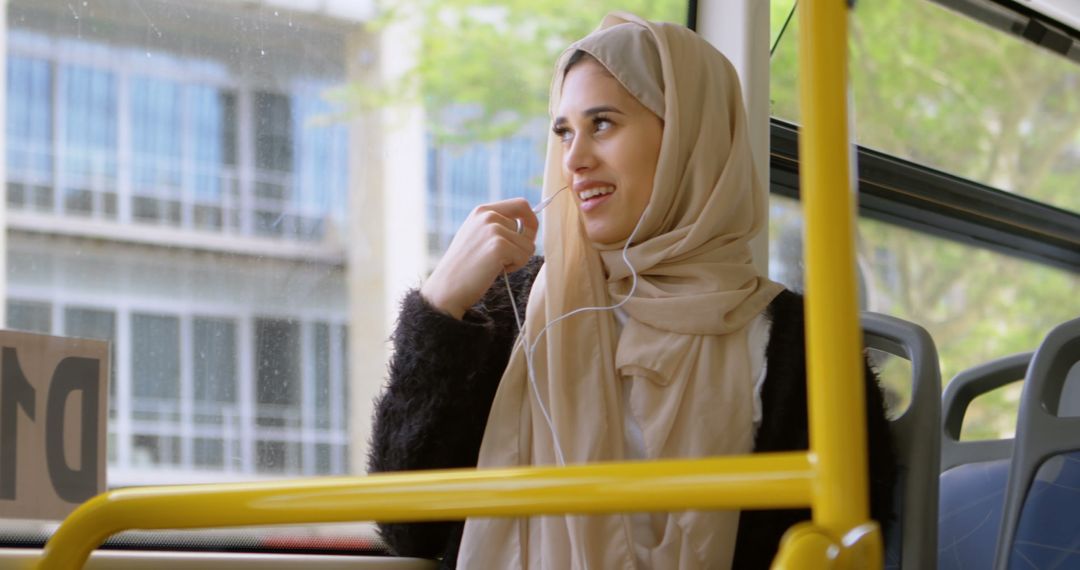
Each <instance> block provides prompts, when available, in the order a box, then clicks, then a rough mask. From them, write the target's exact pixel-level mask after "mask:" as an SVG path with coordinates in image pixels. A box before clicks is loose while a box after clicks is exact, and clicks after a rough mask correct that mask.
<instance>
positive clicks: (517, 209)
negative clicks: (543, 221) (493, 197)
mask: <svg viewBox="0 0 1080 570" xmlns="http://www.w3.org/2000/svg"><path fill="white" fill-rule="evenodd" d="M476 211H477V212H478V213H479V212H495V213H498V214H500V215H501V216H503V217H504V218H506V219H509V220H511V222H510V225H509V226H508V227H509V229H511V230H514V229H516V228H517V224H516V223H514V222H513V220H521V224H522V229H523V232H522V235H524V236H526V237H528V238H529V239H530V240H534V239H536V232H537V230H538V229H539V227H540V219H539V218H537V217H536V214H535V213H534V212H533V211H532V205H530V204H529V201H528V200H526V199H524V198H511V199H510V200H502V201H500V202H492V203H490V204H484V205H482V206H478V207H477V208H476Z"/></svg>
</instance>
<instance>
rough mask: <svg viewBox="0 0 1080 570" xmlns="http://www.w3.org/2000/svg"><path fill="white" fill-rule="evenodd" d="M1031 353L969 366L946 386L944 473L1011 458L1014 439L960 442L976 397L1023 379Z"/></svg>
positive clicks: (943, 409)
mask: <svg viewBox="0 0 1080 570" xmlns="http://www.w3.org/2000/svg"><path fill="white" fill-rule="evenodd" d="M1031 355H1032V353H1030V352H1024V353H1020V354H1014V355H1011V356H1006V357H1003V358H998V359H997V360H992V361H990V362H987V363H986V364H981V365H979V366H975V367H972V368H969V369H967V370H965V371H963V372H961V373H959V374H957V375H956V377H955V378H953V379H952V380H951V381H950V382H949V383H948V385H946V386H945V394H944V395H943V396H942V398H941V400H942V404H941V409H942V412H943V414H944V416H943V420H944V421H943V422H942V424H941V472H942V473H944V472H945V471H948V470H949V469H952V468H953V467H956V466H957V465H965V464H968V463H978V462H982V461H993V460H997V459H1008V458H1009V457H1012V448H1013V440H1011V439H995V440H984V441H960V430H961V428H962V427H963V424H964V416H965V415H966V414H967V410H968V406H970V405H971V402H972V401H973V400H975V398H977V397H979V396H981V395H983V394H986V393H989V392H991V391H993V390H996V389H998V388H1000V387H1002V386H1005V385H1007V384H1011V383H1013V382H1016V381H1019V380H1023V379H1024V374H1025V373H1026V372H1027V369H1028V365H1029V364H1030V363H1031Z"/></svg>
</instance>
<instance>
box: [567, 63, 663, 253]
mask: <svg viewBox="0 0 1080 570" xmlns="http://www.w3.org/2000/svg"><path fill="white" fill-rule="evenodd" d="M552 130H553V131H554V132H555V134H556V135H557V136H558V137H559V139H560V140H561V141H562V152H563V155H562V166H563V176H564V178H565V181H566V182H565V183H566V184H567V185H568V186H570V188H569V189H570V190H572V191H573V194H574V199H575V200H576V201H577V205H578V208H579V209H580V211H581V215H582V220H583V221H584V224H585V233H586V235H587V236H588V238H589V240H590V241H592V242H595V243H601V244H614V243H618V242H621V241H623V240H625V239H627V238H628V237H630V233H631V232H633V230H634V226H636V225H637V222H638V219H640V218H641V214H642V213H643V212H644V211H645V206H647V205H648V204H649V198H650V197H651V196H652V187H653V177H654V175H655V174H656V162H657V160H658V158H659V156H660V141H661V139H662V137H663V132H664V122H663V121H662V120H661V119H660V117H657V116H656V115H654V114H653V113H652V111H650V110H649V109H648V108H647V107H645V106H644V105H642V104H641V103H640V102H639V101H638V100H637V99H635V98H634V96H633V95H631V94H630V92H628V91H627V90H626V89H624V88H623V86H622V85H621V84H620V83H619V82H618V81H617V80H616V79H615V78H614V77H612V76H611V74H610V73H608V71H607V69H605V68H604V66H602V65H601V64H600V63H599V62H598V61H596V60H595V59H593V58H591V57H586V58H584V59H582V60H581V61H579V62H578V63H577V64H575V65H574V66H573V67H571V68H570V71H569V72H568V73H567V74H566V78H565V80H564V81H563V86H562V98H561V99H560V100H559V107H558V109H556V113H555V122H554V124H553V125H552Z"/></svg>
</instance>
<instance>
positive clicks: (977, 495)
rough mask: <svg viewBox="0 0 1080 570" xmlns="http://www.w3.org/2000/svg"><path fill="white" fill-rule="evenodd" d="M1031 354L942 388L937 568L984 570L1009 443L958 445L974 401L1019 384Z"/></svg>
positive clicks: (998, 509) (981, 369)
mask: <svg viewBox="0 0 1080 570" xmlns="http://www.w3.org/2000/svg"><path fill="white" fill-rule="evenodd" d="M1030 362H1031V353H1030V352H1029V353H1024V354H1015V355H1012V356H1006V357H1004V358H999V359H997V360H993V361H991V362H988V363H986V364H982V365H979V366H975V367H973V368H970V369H968V370H965V371H963V372H961V373H960V374H957V375H956V377H955V378H953V379H952V380H951V381H950V382H949V384H948V385H947V386H946V387H945V394H944V396H943V397H942V412H943V414H944V417H943V420H944V421H943V422H942V426H941V479H940V491H939V492H940V498H939V511H938V568H939V570H961V569H964V568H990V567H992V566H993V564H994V545H995V543H996V542H997V536H998V526H999V525H1000V523H1001V507H1002V502H1003V497H1004V494H1005V481H1006V479H1007V478H1008V475H1009V459H1010V457H1011V456H1012V447H1013V440H1012V439H1011V438H1010V439H999V440H987V441H960V431H961V427H962V426H963V423H964V416H965V415H966V414H967V411H968V407H969V406H970V405H971V402H972V401H973V400H975V398H977V397H979V396H981V395H983V394H986V393H988V392H991V391H993V390H996V389H997V388H1000V387H1002V386H1005V385H1008V384H1012V383H1014V382H1019V381H1023V379H1024V375H1025V374H1026V373H1027V369H1028V364H1029V363H1030Z"/></svg>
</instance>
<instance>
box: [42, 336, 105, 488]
mask: <svg viewBox="0 0 1080 570" xmlns="http://www.w3.org/2000/svg"><path fill="white" fill-rule="evenodd" d="M98 369H99V361H98V360H96V359H93V358H80V357H76V356H70V357H68V358H65V359H63V360H61V361H60V364H57V365H56V372H54V373H53V377H52V384H50V385H49V399H48V402H47V403H46V405H45V455H46V457H47V458H48V463H49V478H50V479H52V484H53V488H54V489H56V494H57V495H59V496H60V498H61V499H64V500H65V501H67V502H69V503H81V502H83V501H85V500H87V499H89V498H90V497H93V496H94V494H95V493H97V487H98V482H97V462H98V440H97V432H98V421H99V420H100V419H99V418H98V417H97V412H98V398H100V397H101V394H100V386H101V384H100V382H99V381H98V380H99V379H98ZM76 390H81V391H82V430H81V431H82V451H81V453H80V457H81V459H80V461H79V462H80V463H81V464H82V465H81V466H80V467H79V469H78V470H75V469H72V468H71V467H70V466H68V464H67V460H66V459H64V404H65V403H67V399H68V396H69V395H71V393H72V392H74V391H76Z"/></svg>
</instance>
